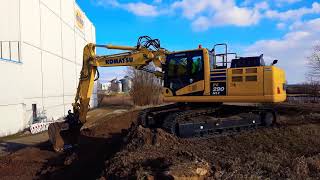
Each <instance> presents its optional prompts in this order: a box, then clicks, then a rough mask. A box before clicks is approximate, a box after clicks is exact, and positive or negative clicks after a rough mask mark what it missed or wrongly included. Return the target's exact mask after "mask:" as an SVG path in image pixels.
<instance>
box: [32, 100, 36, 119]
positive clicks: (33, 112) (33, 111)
mask: <svg viewBox="0 0 320 180" xmlns="http://www.w3.org/2000/svg"><path fill="white" fill-rule="evenodd" d="M32 117H33V121H35V120H36V119H37V104H32Z"/></svg>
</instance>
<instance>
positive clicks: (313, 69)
mask: <svg viewBox="0 0 320 180" xmlns="http://www.w3.org/2000/svg"><path fill="white" fill-rule="evenodd" d="M307 66H308V69H309V71H308V73H307V78H308V80H309V81H310V82H317V81H320V44H319V45H316V46H314V48H313V52H312V54H311V56H309V57H308V64H307Z"/></svg>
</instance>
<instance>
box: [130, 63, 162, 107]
mask: <svg viewBox="0 0 320 180" xmlns="http://www.w3.org/2000/svg"><path fill="white" fill-rule="evenodd" d="M127 74H128V76H129V77H130V78H131V80H132V87H131V90H130V96H131V97H132V99H133V103H134V104H135V105H139V106H143V105H151V104H160V103H161V101H162V98H161V91H162V86H161V80H159V79H158V78H156V77H155V76H154V75H153V74H151V73H148V72H145V71H140V70H136V69H133V68H128V70H127Z"/></svg>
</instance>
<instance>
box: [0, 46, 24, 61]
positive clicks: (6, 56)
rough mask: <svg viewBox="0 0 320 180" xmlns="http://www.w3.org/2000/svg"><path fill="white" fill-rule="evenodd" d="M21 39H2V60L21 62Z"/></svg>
mask: <svg viewBox="0 0 320 180" xmlns="http://www.w3.org/2000/svg"><path fill="white" fill-rule="evenodd" d="M20 52H21V45H20V42H19V41H0V60H2V61H9V62H15V63H21V58H20V57H21V56H20Z"/></svg>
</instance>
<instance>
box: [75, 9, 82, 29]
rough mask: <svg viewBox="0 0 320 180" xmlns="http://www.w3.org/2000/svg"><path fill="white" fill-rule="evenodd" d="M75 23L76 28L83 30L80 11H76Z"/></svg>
mask: <svg viewBox="0 0 320 180" xmlns="http://www.w3.org/2000/svg"><path fill="white" fill-rule="evenodd" d="M76 22H77V26H78V27H79V28H80V29H83V27H84V21H83V15H82V13H81V11H80V10H76Z"/></svg>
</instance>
